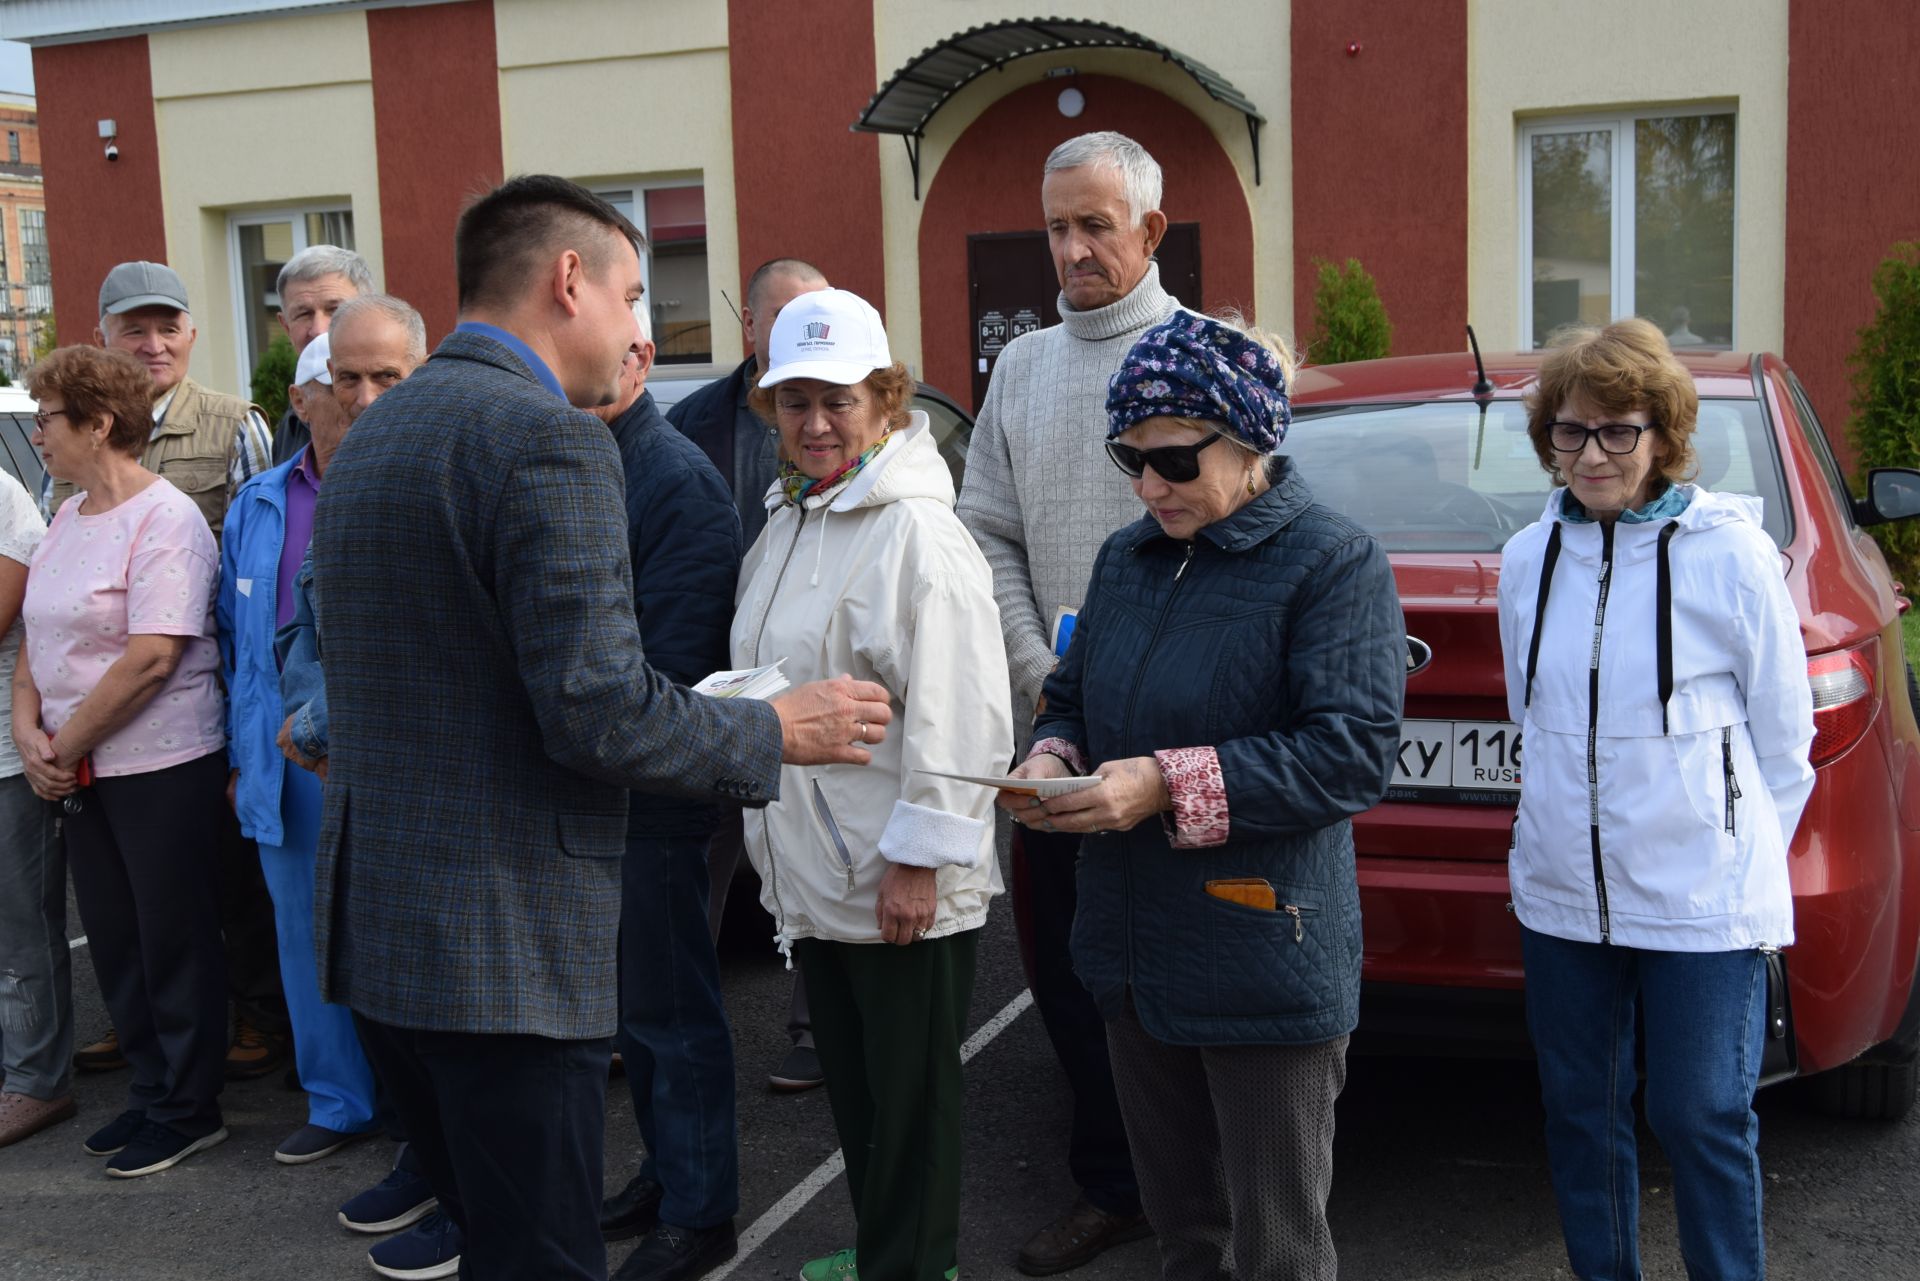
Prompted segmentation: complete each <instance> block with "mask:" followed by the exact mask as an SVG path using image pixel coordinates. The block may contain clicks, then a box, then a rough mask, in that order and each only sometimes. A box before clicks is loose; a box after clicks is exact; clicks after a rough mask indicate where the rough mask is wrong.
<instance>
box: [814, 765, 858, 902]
mask: <svg viewBox="0 0 1920 1281" xmlns="http://www.w3.org/2000/svg"><path fill="white" fill-rule="evenodd" d="M809 781H811V782H812V784H813V812H814V813H816V814H818V815H819V816H820V821H821V823H823V824H824V825H825V826H826V829H827V835H828V836H829V837H831V838H832V839H833V848H834V849H836V850H838V851H839V853H840V865H841V866H842V867H844V868H845V869H846V870H847V888H848V889H849V890H851V889H853V855H852V853H850V852H849V851H848V849H847V842H846V840H845V839H844V838H843V837H841V835H840V825H839V824H838V823H836V822H834V821H833V811H832V810H831V809H829V808H828V807H827V794H826V793H825V792H823V791H821V790H820V780H819V779H817V778H816V779H812V780H809Z"/></svg>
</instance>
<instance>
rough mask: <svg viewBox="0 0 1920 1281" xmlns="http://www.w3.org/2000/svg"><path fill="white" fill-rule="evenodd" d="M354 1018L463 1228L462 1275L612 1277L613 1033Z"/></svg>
mask: <svg viewBox="0 0 1920 1281" xmlns="http://www.w3.org/2000/svg"><path fill="white" fill-rule="evenodd" d="M353 1021H354V1025H355V1026H356V1027H357V1028H359V1030H360V1043H361V1045H362V1046H364V1047H365V1049H366V1051H367V1062H368V1063H370V1064H371V1065H372V1066H373V1071H374V1075H375V1077H376V1078H378V1080H379V1082H380V1084H381V1086H382V1087H383V1088H384V1089H385V1091H386V1094H387V1097H388V1098H389V1099H390V1100H391V1102H392V1104H393V1109H394V1112H395V1114H396V1115H397V1116H398V1117H399V1120H400V1124H401V1125H402V1126H403V1127H404V1128H405V1130H406V1134H407V1138H408V1140H409V1142H411V1143H412V1145H413V1149H412V1150H413V1152H414V1153H415V1154H416V1155H417V1156H418V1157H419V1161H420V1168H421V1170H422V1171H424V1172H425V1174H426V1176H427V1183H428V1184H429V1185H430V1186H431V1187H432V1188H433V1191H434V1195H435V1196H437V1197H439V1198H440V1208H441V1209H443V1210H445V1211H446V1212H447V1214H448V1216H449V1217H451V1218H452V1219H453V1221H454V1222H455V1223H456V1224H458V1225H459V1226H460V1229H461V1231H462V1232H464V1233H465V1234H466V1246H465V1248H464V1249H463V1250H462V1252H461V1260H460V1275H461V1277H463V1278H472V1281H494V1279H496V1278H497V1279H498V1281H525V1278H529V1277H538V1278H540V1281H604V1278H605V1277H606V1275H607V1248H606V1245H605V1244H604V1243H603V1242H602V1241H601V1239H600V1195H601V1191H602V1189H601V1173H602V1162H603V1160H604V1158H605V1154H606V1143H605V1138H606V1104H607V1060H608V1056H609V1055H610V1054H611V1050H610V1049H609V1047H608V1044H607V1042H606V1041H604V1040H596V1041H559V1040H553V1039H551V1038H548V1037H544V1036H524V1035H496V1034H490V1033H484V1032H425V1031H420V1030H418V1029H415V1028H404V1027H395V1026H394V1025H393V1024H390V1023H382V1022H380V1021H379V1020H377V1019H370V1018H368V1017H366V1016H365V1015H364V1014H361V1013H359V1012H358V1011H356V1012H355V1013H354V1016H353Z"/></svg>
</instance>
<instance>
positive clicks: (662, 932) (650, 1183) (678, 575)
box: [592, 310, 740, 1281]
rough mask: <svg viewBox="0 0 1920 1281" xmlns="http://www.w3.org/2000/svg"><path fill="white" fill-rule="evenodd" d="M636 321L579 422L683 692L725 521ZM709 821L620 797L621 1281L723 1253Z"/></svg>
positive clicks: (730, 1185)
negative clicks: (618, 489)
mask: <svg viewBox="0 0 1920 1281" xmlns="http://www.w3.org/2000/svg"><path fill="white" fill-rule="evenodd" d="M637 314H638V316H639V318H640V331H641V339H640V342H639V344H637V345H636V347H635V348H634V350H632V351H630V352H628V353H627V361H626V366H625V368H623V369H622V371H621V383H620V388H621V390H620V398H619V399H618V400H616V401H614V403H613V404H611V405H607V406H604V407H602V408H600V409H596V410H593V411H592V413H593V415H594V417H596V418H599V419H601V420H603V421H605V422H606V423H607V425H608V426H609V427H610V428H612V430H613V443H614V444H615V446H617V447H618V448H619V450H620V463H621V467H622V468H623V470H624V471H625V473H626V493H627V535H628V538H627V544H628V550H629V551H630V553H631V554H632V557H633V612H634V616H635V617H636V618H637V619H638V620H639V623H640V643H641V644H642V645H643V646H644V647H645V648H646V652H647V661H648V662H649V663H651V664H652V665H653V666H654V667H655V668H656V669H658V670H659V671H660V672H662V673H663V674H664V675H666V676H668V677H670V678H672V679H673V680H675V681H677V682H679V683H680V684H683V685H691V684H693V683H694V682H695V681H697V680H699V679H700V678H701V677H703V676H705V675H706V674H707V673H708V672H711V671H714V670H716V669H717V668H722V667H725V666H727V663H726V658H727V629H728V627H729V626H730V625H731V624H732V621H733V595H734V585H735V583H736V582H737V580H738V578H739V575H740V521H739V518H738V517H737V516H735V514H734V509H733V499H732V496H731V495H729V494H728V493H727V487H726V484H725V482H724V481H722V480H721V479H720V473H719V472H717V471H715V470H714V467H713V464H712V463H710V462H708V461H707V459H706V457H705V456H704V455H702V454H701V452H700V450H699V449H698V448H696V447H695V445H694V444H693V442H692V441H690V440H688V439H687V438H686V437H685V436H682V435H681V434H680V433H679V432H677V431H675V430H674V429H673V428H672V427H671V426H670V425H669V424H668V422H667V420H666V417H665V415H663V414H662V413H661V412H660V410H659V408H658V406H656V405H655V404H654V401H653V395H652V393H650V392H648V391H647V390H646V379H647V370H648V369H649V368H650V367H651V366H652V364H653V351H654V348H653V342H652V339H651V336H650V335H649V334H648V333H647V320H646V316H647V313H646V312H645V310H641V311H640V312H638V313H637ZM719 822H720V808H719V806H717V805H715V804H713V803H712V802H709V801H687V800H679V799H675V798H671V797H666V796H656V795H652V794H649V793H646V792H635V793H634V794H633V798H632V800H631V802H630V803H629V805H628V810H627V849H626V855H625V857H624V859H623V860H622V863H621V868H620V884H621V897H620V1030H619V1032H618V1033H616V1034H615V1037H614V1043H615V1045H617V1046H618V1047H619V1049H620V1052H621V1054H622V1055H623V1056H624V1058H625V1061H626V1068H627V1085H628V1088H629V1089H631V1090H632V1092H633V1115H634V1120H635V1121H637V1122H638V1123H639V1127H640V1137H641V1138H642V1139H643V1140H644V1141H645V1144H646V1150H647V1154H646V1158H645V1160H644V1161H642V1163H641V1165H640V1172H639V1174H637V1175H636V1176H634V1178H633V1179H632V1181H630V1182H629V1183H628V1184H627V1186H626V1188H625V1189H624V1190H623V1191H621V1192H620V1193H619V1194H618V1195H616V1196H613V1197H609V1198H608V1199H607V1200H606V1202H605V1203H604V1204H603V1205H602V1207H601V1210H600V1231H601V1234H602V1235H603V1236H605V1237H606V1238H607V1239H608V1240H609V1241H617V1240H623V1239H625V1238H627V1237H632V1236H638V1235H640V1234H642V1233H645V1234H646V1239H645V1240H644V1241H642V1242H641V1245H640V1248H639V1249H638V1250H636V1251H634V1252H633V1254H632V1255H631V1256H630V1257H629V1258H628V1259H627V1261H626V1263H625V1264H624V1265H623V1266H622V1267H621V1268H620V1270H619V1271H618V1272H616V1273H615V1274H614V1275H615V1277H617V1278H621V1279H622V1281H628V1279H633V1281H639V1279H644V1281H692V1278H694V1277H697V1276H700V1275H701V1274H703V1273H705V1272H707V1271H708V1270H709V1269H711V1268H713V1267H714V1266H715V1265H716V1264H719V1263H721V1262H723V1261H724V1260H726V1259H730V1258H732V1257H733V1254H734V1252H735V1249H736V1248H737V1247H736V1243H735V1237H734V1228H733V1215H734V1212H735V1211H736V1210H738V1209H739V1205H740V1177H739V1174H740V1167H739V1156H738V1150H739V1149H738V1133H737V1130H736V1127H735V1118H734V1096H733V1038H732V1035H731V1033H730V1031H729V1029H728V1027H727V1012H726V1008H725V1007H724V1005H723V1004H722V1003H721V996H720V962H719V958H718V957H717V956H716V955H715V953H714V948H713V939H712V937H711V936H710V935H709V934H708V932H707V898H708V884H707V862H706V856H707V843H708V841H709V840H711V839H712V837H713V833H714V829H715V828H716V827H717V826H718V825H719Z"/></svg>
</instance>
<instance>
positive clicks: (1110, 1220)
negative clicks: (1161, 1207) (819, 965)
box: [1018, 1197, 1153, 1277]
mask: <svg viewBox="0 0 1920 1281" xmlns="http://www.w3.org/2000/svg"><path fill="white" fill-rule="evenodd" d="M1152 1233H1153V1229H1152V1228H1151V1227H1149V1226H1148V1225H1147V1216H1145V1215H1144V1214H1125V1215H1122V1214H1108V1213H1107V1212H1106V1211H1105V1210H1102V1209H1101V1208H1100V1207H1099V1206H1097V1205H1095V1204H1094V1203H1093V1202H1091V1201H1089V1200H1087V1199H1086V1198H1085V1197H1081V1198H1079V1199H1078V1200H1076V1201H1075V1202H1074V1203H1073V1207H1072V1208H1071V1209H1069V1210H1068V1211H1067V1212H1066V1213H1065V1214H1063V1215H1061V1216H1060V1217H1059V1218H1057V1219H1055V1220H1054V1221H1053V1222H1052V1223H1049V1224H1048V1225H1047V1226H1046V1227H1044V1228H1041V1229H1040V1230H1039V1231H1038V1232H1036V1233H1034V1234H1033V1236H1032V1238H1031V1239H1030V1240H1028V1242H1027V1243H1026V1244H1025V1245H1023V1246H1021V1247H1020V1258H1019V1260H1018V1262H1019V1266H1020V1270H1021V1271H1022V1272H1024V1273H1026V1274H1027V1275H1028V1276H1030V1277H1046V1276H1052V1275H1053V1274H1054V1273H1056V1272H1070V1271H1072V1270H1073V1269H1074V1268H1077V1267H1079V1266H1080V1265H1081V1264H1083V1263H1091V1262H1093V1260H1094V1259H1096V1258H1098V1257H1099V1256H1100V1255H1101V1254H1102V1253H1103V1252H1105V1251H1106V1250H1108V1249H1110V1248H1112V1247H1113V1246H1116V1245H1124V1244H1126V1243H1127V1242H1128V1241H1138V1240H1139V1239H1140V1238H1142V1237H1145V1236H1151V1235H1152Z"/></svg>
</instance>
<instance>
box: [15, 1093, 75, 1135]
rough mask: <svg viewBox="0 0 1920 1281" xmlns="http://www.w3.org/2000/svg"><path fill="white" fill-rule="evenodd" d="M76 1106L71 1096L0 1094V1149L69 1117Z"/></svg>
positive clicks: (71, 1116)
mask: <svg viewBox="0 0 1920 1281" xmlns="http://www.w3.org/2000/svg"><path fill="white" fill-rule="evenodd" d="M79 1110H80V1109H79V1108H77V1107H76V1106H74V1102H73V1096H72V1095H71V1094H69V1095H66V1096H64V1097H62V1098H58V1099H36V1098H34V1097H33V1096H32V1095H31V1094H14V1093H11V1092H9V1093H6V1094H0V1148H4V1147H6V1146H7V1145H8V1144H9V1143H18V1142H19V1141H20V1140H22V1139H24V1138H26V1137H27V1136H28V1135H30V1134H38V1133H40V1131H42V1130H44V1129H46V1128H47V1127H48V1126H50V1125H58V1124H60V1122H62V1121H70V1120H72V1119H73V1115H74V1113H76V1112H78V1111H79Z"/></svg>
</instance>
